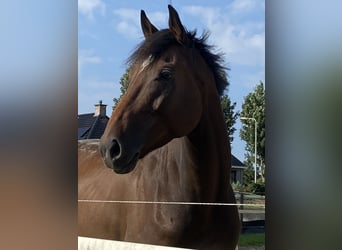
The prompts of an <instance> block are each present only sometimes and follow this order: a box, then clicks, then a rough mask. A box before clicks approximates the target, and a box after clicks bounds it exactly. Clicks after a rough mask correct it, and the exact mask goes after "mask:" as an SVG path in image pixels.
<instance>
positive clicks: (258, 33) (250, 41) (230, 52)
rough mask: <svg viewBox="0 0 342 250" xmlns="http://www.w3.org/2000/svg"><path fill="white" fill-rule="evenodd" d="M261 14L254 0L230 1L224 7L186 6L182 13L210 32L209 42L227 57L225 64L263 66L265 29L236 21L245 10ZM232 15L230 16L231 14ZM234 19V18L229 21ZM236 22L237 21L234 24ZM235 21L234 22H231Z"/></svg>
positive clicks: (259, 7) (257, 25) (254, 24)
mask: <svg viewBox="0 0 342 250" xmlns="http://www.w3.org/2000/svg"><path fill="white" fill-rule="evenodd" d="M252 9H253V11H254V12H255V11H263V8H262V5H261V4H258V5H257V4H255V3H254V1H248V0H243V1H242V0H240V1H234V2H233V3H232V4H231V5H228V6H226V7H225V8H224V7H223V8H220V9H219V8H210V7H202V6H186V7H184V8H183V10H184V12H186V13H188V14H191V15H193V16H195V17H196V18H198V19H199V20H201V21H202V22H203V23H204V26H205V27H206V28H207V29H208V30H209V31H210V34H211V35H210V43H212V44H214V45H216V46H217V47H218V48H219V49H220V50H222V52H224V53H225V54H226V56H227V61H228V62H230V63H236V64H241V65H262V66H263V65H265V28H264V27H265V26H264V23H263V21H255V22H252V21H250V19H247V21H244V19H243V18H238V17H239V15H241V16H242V15H243V14H244V13H245V11H246V10H249V11H251V10H252ZM233 12H234V13H233ZM232 17H234V18H232ZM235 20H237V21H235ZM234 21H235V22H234Z"/></svg>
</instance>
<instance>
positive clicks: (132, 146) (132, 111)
mask: <svg viewBox="0 0 342 250" xmlns="http://www.w3.org/2000/svg"><path fill="white" fill-rule="evenodd" d="M141 26H142V30H143V33H144V36H145V41H144V42H143V43H142V44H141V45H140V47H139V48H138V49H137V50H136V52H135V53H133V55H132V56H131V57H130V65H131V68H130V70H129V87H128V89H127V93H126V94H125V95H124V96H123V98H122V100H121V101H120V103H119V104H118V106H117V107H116V108H115V110H114V111H113V114H112V116H111V118H110V120H109V122H108V125H107V128H106V130H105V132H104V134H103V136H102V138H101V141H100V152H101V155H102V157H103V160H104V162H105V164H106V166H107V167H109V168H112V169H113V170H114V171H115V172H116V173H122V174H123V173H128V172H130V171H132V170H133V169H134V167H135V165H136V163H137V161H138V159H140V158H142V157H144V156H145V155H146V154H148V153H149V152H151V151H153V150H154V149H156V148H158V147H161V146H163V145H165V144H166V143H168V142H169V141H171V140H172V139H173V138H177V137H182V136H185V135H188V134H189V133H190V132H191V131H192V130H193V129H194V128H195V127H196V126H197V124H198V122H199V120H200V118H201V115H202V107H203V103H202V102H203V82H206V81H207V79H204V78H208V77H211V78H213V75H212V74H210V73H209V74H208V73H207V74H204V72H205V70H208V69H207V68H208V67H207V66H206V64H205V61H204V60H203V59H200V56H198V63H196V65H195V64H194V63H193V61H194V60H197V56H196V55H197V54H196V53H192V51H193V50H195V49H194V48H193V46H194V45H193V44H191V43H192V42H193V41H192V39H190V36H191V34H190V33H189V32H187V31H186V30H185V28H184V27H183V25H182V23H181V21H180V19H179V16H178V14H177V12H176V11H175V9H173V7H171V6H169V29H165V30H160V31H159V30H158V29H157V28H156V27H155V26H153V25H152V24H151V22H150V21H149V20H148V19H147V17H146V15H145V13H144V11H141ZM192 35H193V34H192ZM201 60H202V61H201ZM211 80H212V81H214V80H213V79H211Z"/></svg>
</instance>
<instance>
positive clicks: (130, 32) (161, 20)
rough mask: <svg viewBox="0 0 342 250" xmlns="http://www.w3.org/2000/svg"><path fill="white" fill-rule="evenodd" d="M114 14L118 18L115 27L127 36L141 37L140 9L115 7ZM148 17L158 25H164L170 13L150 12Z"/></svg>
mask: <svg viewBox="0 0 342 250" xmlns="http://www.w3.org/2000/svg"><path fill="white" fill-rule="evenodd" d="M113 14H114V15H115V17H116V18H117V19H116V20H115V21H114V22H115V23H114V25H115V29H116V30H117V31H118V32H119V33H121V34H122V35H124V36H125V37H126V38H133V39H138V38H141V36H142V32H141V27H140V10H137V9H128V8H121V9H115V10H114V11H113ZM148 17H149V19H150V20H151V22H152V23H153V24H154V25H155V26H156V27H158V26H162V25H164V24H165V23H166V22H167V19H168V14H167V13H166V12H161V11H155V12H149V13H148Z"/></svg>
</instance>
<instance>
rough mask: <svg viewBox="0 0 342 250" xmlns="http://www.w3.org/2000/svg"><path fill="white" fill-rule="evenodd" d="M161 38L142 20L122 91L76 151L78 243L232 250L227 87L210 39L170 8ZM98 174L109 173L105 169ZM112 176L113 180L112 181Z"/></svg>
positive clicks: (234, 228)
mask: <svg viewBox="0 0 342 250" xmlns="http://www.w3.org/2000/svg"><path fill="white" fill-rule="evenodd" d="M168 9H169V28H168V29H163V30H158V29H157V28H156V27H155V26H154V25H153V24H152V23H151V22H150V21H149V20H148V18H147V16H146V14H145V12H144V11H143V10H142V11H141V26H142V31H143V34H144V36H145V39H144V41H143V42H142V43H141V45H140V46H139V47H138V48H137V49H136V51H135V52H134V53H133V54H132V55H131V57H130V58H129V65H131V68H130V71H129V72H130V73H129V87H128V89H127V93H126V94H125V95H124V96H123V98H122V100H121V101H120V103H119V104H118V106H117V107H116V108H115V110H114V111H113V114H112V116H111V118H110V120H109V122H108V124H107V127H106V129H105V132H104V134H103V136H102V137H101V139H100V141H99V143H97V142H95V143H91V142H88V143H86V142H84V143H81V142H80V143H79V162H78V164H79V173H78V180H79V184H78V188H79V190H78V196H79V200H100V201H101V200H104V201H111V200H113V201H156V202H159V203H143V204H134V203H132V204H131V203H114V204H113V203H109V202H97V203H92V202H80V201H79V206H78V225H79V235H80V236H87V237H95V238H102V239H112V240H120V241H129V242H136V243H146V244H155V245H165V246H174V247H185V248H195V249H235V247H236V245H237V242H238V238H239V233H240V221H239V215H238V210H237V207H236V206H235V205H233V206H217V205H216V206H215V205H202V206H201V205H194V204H179V203H176V204H166V203H165V204H164V203H160V202H163V201H166V202H198V203H235V197H234V193H233V190H232V187H231V185H230V166H231V158H230V157H231V153H230V146H229V143H228V137H227V135H226V127H225V126H226V125H225V123H224V118H223V113H222V109H221V105H220V95H222V93H223V91H224V89H225V87H226V86H227V81H226V80H225V79H224V76H223V74H222V72H223V70H224V67H223V66H222V65H221V64H222V57H221V56H220V55H218V54H215V53H213V52H212V47H211V46H209V45H207V43H206V38H207V35H203V36H202V37H200V38H196V32H195V31H194V32H188V31H187V30H186V29H185V28H184V26H183V25H182V23H181V20H180V18H179V16H178V13H177V12H176V10H175V9H174V8H173V7H172V6H170V5H169V6H168ZM104 165H105V166H106V167H107V168H106V167H104ZM111 170H113V171H114V172H115V173H113V171H111Z"/></svg>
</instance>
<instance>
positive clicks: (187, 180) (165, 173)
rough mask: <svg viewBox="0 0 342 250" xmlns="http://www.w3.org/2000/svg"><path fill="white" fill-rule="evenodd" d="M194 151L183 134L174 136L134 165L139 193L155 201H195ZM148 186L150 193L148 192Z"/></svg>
mask: <svg viewBox="0 0 342 250" xmlns="http://www.w3.org/2000/svg"><path fill="white" fill-rule="evenodd" d="M197 155H198V152H197V150H196V148H195V147H194V146H193V145H192V143H191V142H190V141H189V139H188V138H187V137H182V138H176V139H173V140H172V141H170V142H169V143H167V144H166V145H164V146H163V147H161V148H159V149H156V150H154V151H153V152H151V153H150V154H148V155H147V156H145V157H144V158H143V159H142V160H140V164H142V166H139V167H137V169H138V171H139V169H140V170H141V171H140V172H138V176H139V177H138V179H139V180H138V190H139V192H140V194H138V195H139V196H146V195H150V194H151V193H153V194H154V197H144V199H149V200H150V199H153V200H156V201H197V200H198V194H199V192H200V190H199V183H198V164H199V163H198V156H197ZM146 189H152V190H154V192H148V191H147V190H146Z"/></svg>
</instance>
